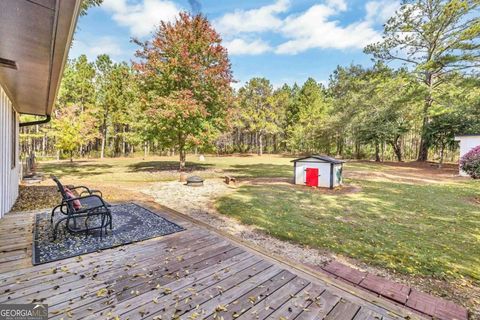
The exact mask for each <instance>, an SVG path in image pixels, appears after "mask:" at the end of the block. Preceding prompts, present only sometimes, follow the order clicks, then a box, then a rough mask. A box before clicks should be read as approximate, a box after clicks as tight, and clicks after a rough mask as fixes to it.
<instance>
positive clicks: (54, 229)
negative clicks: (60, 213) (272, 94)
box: [53, 217, 68, 241]
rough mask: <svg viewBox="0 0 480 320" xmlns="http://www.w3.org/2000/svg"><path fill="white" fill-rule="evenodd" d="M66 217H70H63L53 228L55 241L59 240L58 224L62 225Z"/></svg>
mask: <svg viewBox="0 0 480 320" xmlns="http://www.w3.org/2000/svg"><path fill="white" fill-rule="evenodd" d="M66 219H68V217H66V218H62V219H60V220H58V221H57V223H55V228H53V240H54V241H55V240H57V231H58V226H59V225H60V222H62V221H64V220H66ZM67 223H68V221H67Z"/></svg>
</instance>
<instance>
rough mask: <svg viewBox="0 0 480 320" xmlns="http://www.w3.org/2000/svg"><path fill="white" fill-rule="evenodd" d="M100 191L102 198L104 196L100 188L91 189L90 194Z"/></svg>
mask: <svg viewBox="0 0 480 320" xmlns="http://www.w3.org/2000/svg"><path fill="white" fill-rule="evenodd" d="M95 193H98V194H99V195H100V198H103V193H102V191H100V190H97V189H90V194H95Z"/></svg>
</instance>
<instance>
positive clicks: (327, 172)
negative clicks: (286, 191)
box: [292, 155, 344, 189]
mask: <svg viewBox="0 0 480 320" xmlns="http://www.w3.org/2000/svg"><path fill="white" fill-rule="evenodd" d="M292 162H293V166H294V170H293V171H294V181H295V184H303V185H307V186H310V187H323V188H330V189H332V188H335V187H337V186H339V185H341V184H342V171H343V163H344V161H342V160H338V159H335V158H332V157H327V156H321V155H312V156H308V157H304V158H299V159H295V160H292Z"/></svg>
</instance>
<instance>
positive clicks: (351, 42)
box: [70, 0, 399, 87]
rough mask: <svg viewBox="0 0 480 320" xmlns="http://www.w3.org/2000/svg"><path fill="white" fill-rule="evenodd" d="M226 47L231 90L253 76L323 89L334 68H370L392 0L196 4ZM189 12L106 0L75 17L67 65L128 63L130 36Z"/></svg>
mask: <svg viewBox="0 0 480 320" xmlns="http://www.w3.org/2000/svg"><path fill="white" fill-rule="evenodd" d="M198 2H199V3H200V5H201V12H202V13H203V14H204V15H206V16H207V17H208V18H209V19H210V21H211V22H212V24H213V25H214V27H215V28H216V29H217V31H219V32H220V34H221V35H222V38H223V40H224V45H225V46H226V47H227V48H228V50H229V54H230V59H231V62H232V69H233V72H234V76H235V79H236V80H238V83H237V84H236V85H235V86H236V87H238V86H240V85H242V84H243V83H245V81H248V79H250V78H252V77H255V76H263V77H266V78H268V79H270V80H271V82H272V84H273V85H274V86H276V87H278V86H280V85H282V84H283V83H288V84H293V83H294V82H297V83H303V82H304V81H305V80H306V79H307V78H308V77H313V78H314V79H316V80H317V81H320V82H323V83H326V82H327V81H328V78H329V75H330V74H331V73H332V71H333V70H334V69H335V68H336V66H337V65H348V64H351V63H355V64H363V65H370V64H371V57H370V56H367V55H365V54H364V53H363V47H364V46H365V45H367V44H368V43H371V42H375V41H378V40H379V39H380V38H381V32H382V24H383V23H384V22H385V21H386V19H388V17H390V16H391V15H392V14H393V13H394V12H395V10H396V9H397V8H398V6H399V1H398V0H370V1H362V0H321V1H313V0H241V1H240V0H238V1H234V0H223V1H219V0H216V1H215V0H200V1H198ZM182 10H188V11H190V10H191V6H190V4H189V1H188V0H104V4H103V5H102V6H101V7H100V8H94V9H91V10H90V11H89V14H88V15H87V16H86V17H82V18H80V21H79V24H78V27H79V29H78V31H77V33H76V35H75V41H74V45H73V47H72V50H71V51H70V58H75V57H77V56H78V55H80V54H86V55H87V56H88V57H89V59H91V60H93V59H95V57H96V56H97V55H98V54H102V53H107V54H109V55H110V56H111V57H112V59H113V60H115V61H130V60H132V59H133V58H134V57H133V53H134V52H135V49H136V46H135V45H134V44H132V43H131V42H130V39H131V38H132V37H137V38H140V39H149V38H150V37H151V31H152V30H153V29H154V28H155V26H156V25H158V23H159V21H160V20H164V21H173V20H174V19H175V17H176V16H177V14H178V12H180V11H182Z"/></svg>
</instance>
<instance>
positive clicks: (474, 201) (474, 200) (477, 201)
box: [467, 197, 480, 206]
mask: <svg viewBox="0 0 480 320" xmlns="http://www.w3.org/2000/svg"><path fill="white" fill-rule="evenodd" d="M467 202H469V203H472V204H474V205H477V206H480V197H472V198H467Z"/></svg>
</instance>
